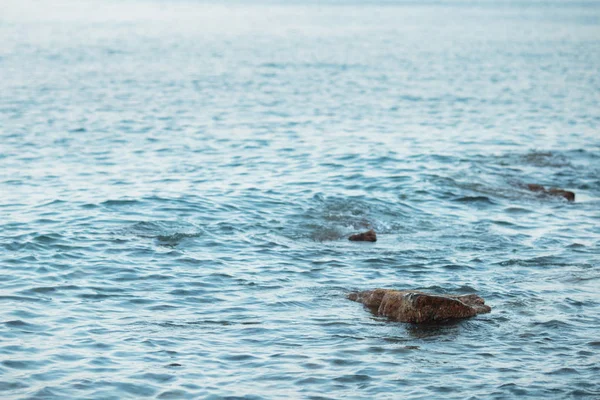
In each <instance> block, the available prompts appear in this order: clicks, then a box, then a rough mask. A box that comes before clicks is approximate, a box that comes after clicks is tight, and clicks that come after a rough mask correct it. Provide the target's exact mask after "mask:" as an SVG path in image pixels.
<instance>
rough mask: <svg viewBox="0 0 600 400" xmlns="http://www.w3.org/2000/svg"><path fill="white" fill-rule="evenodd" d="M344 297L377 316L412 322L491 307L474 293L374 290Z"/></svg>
mask: <svg viewBox="0 0 600 400" xmlns="http://www.w3.org/2000/svg"><path fill="white" fill-rule="evenodd" d="M348 298H349V299H350V300H353V301H357V302H359V303H363V304H364V305H366V306H367V307H369V308H371V309H372V310H373V311H374V312H375V313H376V314H377V315H381V316H384V317H389V318H391V319H393V320H395V321H400V322H411V323H416V324H419V323H423V322H435V321H444V320H448V319H455V318H468V317H473V316H475V315H477V314H481V313H488V312H490V311H491V310H492V309H491V308H490V307H489V306H486V305H485V301H484V300H483V299H482V298H481V297H479V296H477V295H475V294H468V295H463V296H439V295H433V294H427V293H423V292H419V291H415V290H391V289H375V290H367V291H364V292H355V293H350V294H349V295H348Z"/></svg>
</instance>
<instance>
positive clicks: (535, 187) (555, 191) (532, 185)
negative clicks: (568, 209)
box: [527, 183, 575, 201]
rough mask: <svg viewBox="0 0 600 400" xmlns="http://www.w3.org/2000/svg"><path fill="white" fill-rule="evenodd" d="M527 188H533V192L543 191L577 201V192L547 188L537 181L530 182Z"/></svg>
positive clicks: (546, 193) (549, 194)
mask: <svg viewBox="0 0 600 400" xmlns="http://www.w3.org/2000/svg"><path fill="white" fill-rule="evenodd" d="M527 189H529V190H531V191H532V192H538V193H543V194H545V195H548V196H555V197H563V198H565V199H567V200H568V201H575V193H573V192H569V191H568V190H563V189H558V188H550V189H546V188H545V187H543V186H542V185H537V184H535V183H530V184H528V185H527Z"/></svg>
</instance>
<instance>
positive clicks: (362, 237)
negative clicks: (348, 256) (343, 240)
mask: <svg viewBox="0 0 600 400" xmlns="http://www.w3.org/2000/svg"><path fill="white" fill-rule="evenodd" d="M348 240H352V241H353V242H376V241H377V234H376V233H375V231H374V230H373V229H371V230H370V231H367V232H363V233H357V234H356V235H352V236H350V237H349V238H348Z"/></svg>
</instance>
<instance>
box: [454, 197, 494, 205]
mask: <svg viewBox="0 0 600 400" xmlns="http://www.w3.org/2000/svg"><path fill="white" fill-rule="evenodd" d="M454 201H456V202H459V203H487V204H496V203H495V202H494V201H492V199H490V198H489V197H487V196H463V197H459V198H456V199H454Z"/></svg>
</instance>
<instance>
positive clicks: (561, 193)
mask: <svg viewBox="0 0 600 400" xmlns="http://www.w3.org/2000/svg"><path fill="white" fill-rule="evenodd" d="M546 193H548V194H549V195H551V196H560V197H564V198H565V199H567V200H568V201H575V193H573V192H569V191H568V190H562V189H557V188H551V189H549V190H548V191H547V192H546Z"/></svg>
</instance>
